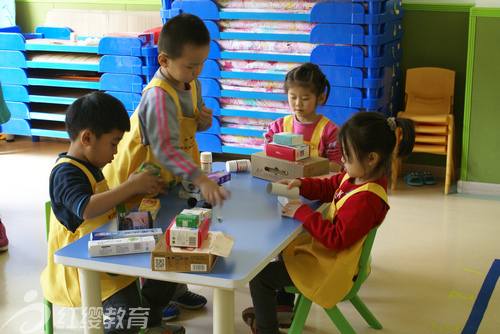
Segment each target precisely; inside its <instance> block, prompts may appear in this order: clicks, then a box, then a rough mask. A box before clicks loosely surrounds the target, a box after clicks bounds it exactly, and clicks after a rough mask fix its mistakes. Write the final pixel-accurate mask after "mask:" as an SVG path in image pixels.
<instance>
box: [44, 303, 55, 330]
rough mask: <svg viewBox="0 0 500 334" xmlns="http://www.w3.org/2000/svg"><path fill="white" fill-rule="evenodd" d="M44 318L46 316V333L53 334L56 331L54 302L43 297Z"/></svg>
mask: <svg viewBox="0 0 500 334" xmlns="http://www.w3.org/2000/svg"><path fill="white" fill-rule="evenodd" d="M43 304H44V308H43V318H44V324H43V329H44V331H45V334H53V333H54V323H53V317H52V303H51V302H49V301H48V300H47V299H45V298H44V299H43Z"/></svg>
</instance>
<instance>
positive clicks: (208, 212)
mask: <svg viewBox="0 0 500 334" xmlns="http://www.w3.org/2000/svg"><path fill="white" fill-rule="evenodd" d="M189 210H190V211H193V212H196V213H198V212H201V213H202V215H203V217H204V218H212V209H207V208H200V207H194V208H191V209H189Z"/></svg>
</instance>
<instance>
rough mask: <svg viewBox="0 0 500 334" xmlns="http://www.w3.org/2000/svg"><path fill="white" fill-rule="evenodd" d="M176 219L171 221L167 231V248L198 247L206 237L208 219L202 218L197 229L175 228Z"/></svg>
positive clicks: (208, 226)
mask: <svg viewBox="0 0 500 334" xmlns="http://www.w3.org/2000/svg"><path fill="white" fill-rule="evenodd" d="M175 221H176V218H174V220H172V223H170V226H169V227H168V229H167V233H166V238H167V245H168V246H177V247H200V246H201V243H202V242H203V240H205V238H206V237H207V233H208V229H209V228H210V219H208V218H204V219H203V222H202V223H201V224H200V225H199V226H197V227H182V226H177V225H176V223H175Z"/></svg>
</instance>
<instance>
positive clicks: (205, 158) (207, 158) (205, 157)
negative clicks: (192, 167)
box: [200, 152, 212, 174]
mask: <svg viewBox="0 0 500 334" xmlns="http://www.w3.org/2000/svg"><path fill="white" fill-rule="evenodd" d="M200 161H201V170H202V171H203V173H205V174H210V173H212V152H201V153H200Z"/></svg>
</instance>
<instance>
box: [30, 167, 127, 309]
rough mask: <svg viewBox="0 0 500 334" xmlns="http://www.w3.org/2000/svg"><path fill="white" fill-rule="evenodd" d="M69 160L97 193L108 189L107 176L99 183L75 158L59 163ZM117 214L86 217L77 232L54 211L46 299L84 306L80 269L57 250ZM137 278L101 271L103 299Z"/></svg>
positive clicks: (44, 284) (43, 280) (45, 274)
mask: <svg viewBox="0 0 500 334" xmlns="http://www.w3.org/2000/svg"><path fill="white" fill-rule="evenodd" d="M65 162H69V163H71V164H73V165H75V166H77V167H78V168H80V169H81V170H82V171H84V172H85V174H86V175H87V177H88V179H89V181H90V184H91V185H92V189H93V192H94V194H99V193H102V192H105V191H107V190H108V185H107V183H106V180H105V179H104V180H103V181H101V182H99V183H98V182H96V180H95V178H94V176H93V175H92V173H90V171H89V170H88V169H87V168H86V167H85V166H84V165H82V164H80V163H79V162H77V161H75V160H73V159H68V158H62V159H59V160H58V162H57V164H56V166H57V165H58V164H60V163H65ZM115 217H116V210H115V209H114V208H113V209H111V210H109V211H108V212H106V213H105V214H102V215H100V216H98V217H96V218H93V219H89V220H85V221H84V222H83V223H82V224H81V225H80V226H79V227H78V228H77V229H76V231H75V232H74V233H73V232H71V231H68V230H67V229H66V227H65V226H64V225H63V224H61V223H60V222H59V221H58V220H57V218H56V217H55V216H54V213H53V212H52V210H51V212H50V233H49V240H48V256H47V267H46V268H45V270H44V271H43V273H42V276H41V278H40V282H41V284H42V289H43V296H44V297H45V299H47V300H48V301H50V302H51V303H53V304H56V305H60V306H67V307H78V306H82V299H81V292H80V291H81V290H80V280H79V275H78V269H77V268H71V267H65V266H63V265H61V264H57V263H55V262H54V253H55V252H56V251H57V250H59V249H61V248H63V247H64V246H67V245H69V244H70V243H72V242H73V241H75V240H78V239H80V238H81V237H82V236H84V235H86V234H88V233H90V232H92V231H93V230H95V229H96V228H98V227H100V226H102V225H104V224H106V223H107V222H109V221H110V220H112V219H113V218H115ZM135 280H136V277H131V276H124V275H118V276H111V275H108V274H106V273H101V295H102V300H105V299H107V298H109V297H110V296H111V295H113V294H115V293H116V292H117V291H119V290H121V289H123V288H124V287H126V286H128V285H129V284H131V283H132V282H134V281H135Z"/></svg>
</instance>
